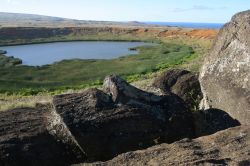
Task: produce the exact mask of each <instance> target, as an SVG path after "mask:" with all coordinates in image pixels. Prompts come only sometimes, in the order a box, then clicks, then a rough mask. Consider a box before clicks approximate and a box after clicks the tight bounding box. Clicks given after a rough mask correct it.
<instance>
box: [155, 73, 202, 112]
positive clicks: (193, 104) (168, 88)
mask: <svg viewBox="0 0 250 166" xmlns="http://www.w3.org/2000/svg"><path fill="white" fill-rule="evenodd" d="M153 86H154V87H156V88H159V89H160V90H161V92H162V93H174V94H176V95H178V96H179V97H180V98H181V99H183V100H184V101H185V102H186V104H187V105H188V107H189V108H190V109H192V110H195V109H197V108H198V105H199V103H200V100H201V99H202V93H201V88H200V83H199V80H198V74H194V73H191V72H189V71H187V70H181V69H170V70H167V71H165V72H163V73H162V74H161V76H159V77H158V78H157V79H156V80H155V81H154V83H153Z"/></svg>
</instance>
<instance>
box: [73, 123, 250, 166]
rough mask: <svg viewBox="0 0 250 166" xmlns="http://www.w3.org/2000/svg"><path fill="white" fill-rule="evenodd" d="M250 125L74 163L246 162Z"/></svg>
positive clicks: (249, 161)
mask: <svg viewBox="0 0 250 166" xmlns="http://www.w3.org/2000/svg"><path fill="white" fill-rule="evenodd" d="M249 142H250V129H249V126H240V127H235V128H231V129H227V130H225V131H221V132H218V133H216V134H213V135H210V136H205V137H200V138H197V139H193V140H190V139H183V140H181V141H177V142H175V143H172V144H161V145H156V146H153V147H150V148H148V149H145V150H138V151H134V152H128V153H125V154H121V155H119V156H117V157H115V158H114V159H112V160H110V161H106V162H97V163H90V164H88V163H85V164H79V165H74V166H114V165H115V166H124V165H125V166H134V165H139V166H144V165H148V166H155V165H173V166H175V165H183V166H184V165H185V166H201V165H207V166H215V165H218V166H219V165H238V166H249V165H250V155H249V153H250V152H249V149H250V143H249Z"/></svg>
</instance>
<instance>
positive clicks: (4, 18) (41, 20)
mask: <svg viewBox="0 0 250 166" xmlns="http://www.w3.org/2000/svg"><path fill="white" fill-rule="evenodd" d="M119 25H122V26H144V25H145V24H143V23H140V22H136V21H134V22H112V21H90V20H76V19H67V18H60V17H51V16H43V15H35V14H21V13H5V12H0V27H81V26H119Z"/></svg>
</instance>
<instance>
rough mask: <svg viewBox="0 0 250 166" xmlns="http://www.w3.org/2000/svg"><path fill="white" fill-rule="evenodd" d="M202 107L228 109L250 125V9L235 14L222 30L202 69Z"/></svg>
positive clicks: (234, 115) (235, 116)
mask: <svg viewBox="0 0 250 166" xmlns="http://www.w3.org/2000/svg"><path fill="white" fill-rule="evenodd" d="M200 82H201V87H202V92H203V95H204V98H203V101H202V103H201V107H202V108H203V109H207V108H217V109H220V110H224V111H226V112H228V113H229V114H230V115H231V116H232V117H234V118H236V119H237V120H239V121H240V123H242V124H250V10H249V11H245V12H241V13H239V14H236V15H235V16H233V18H232V20H231V22H229V23H227V24H226V25H225V26H224V27H223V28H222V29H221V30H220V32H219V34H218V37H217V39H216V41H215V43H214V45H213V48H212V50H211V51H210V53H209V55H207V57H206V59H205V63H204V65H203V67H202V69H201V72H200Z"/></svg>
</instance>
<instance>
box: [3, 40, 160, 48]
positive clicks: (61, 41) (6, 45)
mask: <svg viewBox="0 0 250 166" xmlns="http://www.w3.org/2000/svg"><path fill="white" fill-rule="evenodd" d="M84 41H86V42H88V41H89V42H98V41H102V42H145V43H158V42H160V41H157V40H139V39H138V40H137V39H136V40H122V39H120V40H119V39H118V40H115V39H112V40H108V39H104V40H102V39H99V40H96V39H89V40H88V39H83V40H80V39H79V40H78V39H76V40H56V41H44V42H43V41H38V42H27V43H18V44H0V47H8V46H21V45H35V44H49V43H66V42H84Z"/></svg>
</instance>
